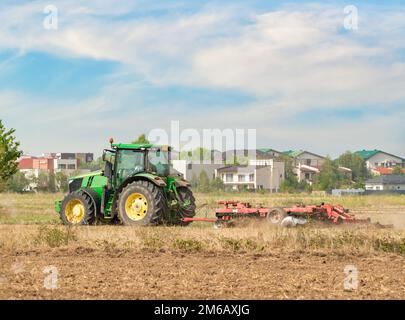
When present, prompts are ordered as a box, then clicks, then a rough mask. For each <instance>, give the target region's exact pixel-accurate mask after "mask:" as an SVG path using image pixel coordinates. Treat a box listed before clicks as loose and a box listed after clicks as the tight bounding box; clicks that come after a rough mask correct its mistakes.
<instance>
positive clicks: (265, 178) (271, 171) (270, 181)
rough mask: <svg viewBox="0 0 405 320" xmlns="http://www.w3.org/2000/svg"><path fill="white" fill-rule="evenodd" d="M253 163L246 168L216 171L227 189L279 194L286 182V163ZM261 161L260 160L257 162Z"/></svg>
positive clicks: (234, 167)
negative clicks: (244, 189)
mask: <svg viewBox="0 0 405 320" xmlns="http://www.w3.org/2000/svg"><path fill="white" fill-rule="evenodd" d="M255 161H256V160H253V161H251V163H250V164H249V165H246V166H226V167H222V168H219V169H217V170H216V171H215V174H216V177H219V178H220V179H221V180H222V182H223V183H224V185H225V187H227V188H229V189H232V190H240V189H242V188H246V189H265V190H270V191H271V192H278V190H279V188H280V184H281V181H283V180H284V170H285V167H284V162H282V161H276V160H274V159H267V160H266V162H265V163H260V164H259V163H255ZM257 161H259V160H257Z"/></svg>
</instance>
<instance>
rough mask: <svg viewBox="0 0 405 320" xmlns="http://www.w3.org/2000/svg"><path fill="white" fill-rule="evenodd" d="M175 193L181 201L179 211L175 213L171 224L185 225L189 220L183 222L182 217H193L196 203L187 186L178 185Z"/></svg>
mask: <svg viewBox="0 0 405 320" xmlns="http://www.w3.org/2000/svg"><path fill="white" fill-rule="evenodd" d="M177 193H178V195H179V198H180V199H179V200H180V202H181V204H180V208H179V211H178V212H176V213H175V216H174V219H173V224H174V225H181V226H187V225H189V224H190V223H191V222H183V221H182V220H181V219H182V218H193V217H194V216H195V215H196V212H195V210H196V204H195V198H194V195H193V192H192V191H191V189H190V188H188V187H178V188H177Z"/></svg>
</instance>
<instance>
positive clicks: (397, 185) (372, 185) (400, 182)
mask: <svg viewBox="0 0 405 320" xmlns="http://www.w3.org/2000/svg"><path fill="white" fill-rule="evenodd" d="M365 184H366V192H368V193H370V192H397V193H405V175H382V176H378V177H374V178H372V179H369V180H367V181H366V183H365Z"/></svg>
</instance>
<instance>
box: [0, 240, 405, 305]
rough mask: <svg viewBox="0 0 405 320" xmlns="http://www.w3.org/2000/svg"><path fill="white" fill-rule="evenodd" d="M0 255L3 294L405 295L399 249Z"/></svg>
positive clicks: (21, 296) (174, 296)
mask: <svg viewBox="0 0 405 320" xmlns="http://www.w3.org/2000/svg"><path fill="white" fill-rule="evenodd" d="M1 260H2V269H3V273H2V275H3V279H2V284H1V285H0V288H1V291H0V298H1V299H405V282H404V270H405V260H404V259H403V258H402V257H399V256H396V255H376V256H369V257H358V256H357V257H354V256H339V255H329V256H325V255H322V254H306V253H298V252H296V253H288V254H284V253H274V254H216V253H204V254H201V253H197V254H196V253H193V254H184V253H178V252H169V253H167V252H154V253H153V252H138V253H134V254H129V255H127V254H126V255H124V256H120V252H119V251H117V252H115V253H114V252H111V253H109V254H105V253H102V252H97V251H92V250H88V249H85V248H81V249H80V248H76V249H75V250H61V249H55V250H47V251H41V250H39V251H36V250H32V251H26V252H19V253H18V255H16V256H2V257H1ZM16 261H18V264H17V265H20V266H22V265H23V266H24V267H22V269H21V270H19V272H18V273H15V272H4V269H5V268H4V267H7V266H9V267H11V266H12V265H13V264H14V265H15V263H16ZM347 264H353V265H356V267H357V268H358V272H359V286H358V290H356V291H353V292H348V291H345V290H344V287H343V280H344V272H343V269H344V266H345V265H347ZM45 265H54V266H57V268H58V270H59V281H58V287H59V288H58V289H56V290H46V289H44V288H43V278H44V275H43V274H42V270H41V269H42V268H43V267H44V266H45ZM6 269H7V268H6ZM9 269H12V268H9ZM14 269H15V267H14Z"/></svg>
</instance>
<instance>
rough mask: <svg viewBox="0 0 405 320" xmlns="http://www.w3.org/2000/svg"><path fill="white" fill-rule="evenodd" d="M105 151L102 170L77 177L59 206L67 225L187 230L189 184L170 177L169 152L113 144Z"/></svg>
mask: <svg viewBox="0 0 405 320" xmlns="http://www.w3.org/2000/svg"><path fill="white" fill-rule="evenodd" d="M110 143H111V149H105V150H104V151H103V161H104V163H105V167H104V170H102V171H96V172H91V173H88V174H84V175H79V176H76V177H73V178H71V179H70V180H69V193H68V194H67V195H66V197H65V198H64V199H63V200H62V201H56V203H55V210H56V212H58V213H59V215H60V218H61V220H62V222H63V223H64V224H67V225H87V224H94V223H96V222H102V223H108V222H114V223H116V222H118V223H122V224H124V225H144V226H148V225H160V224H167V225H187V224H188V223H187V222H183V221H182V218H185V217H194V216H195V209H196V205H195V199H194V196H193V193H192V191H191V189H190V184H189V183H188V182H187V181H186V180H184V179H182V178H181V177H180V176H178V175H170V152H171V148H170V147H169V146H158V145H153V144H114V143H113V140H112V139H110Z"/></svg>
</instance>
